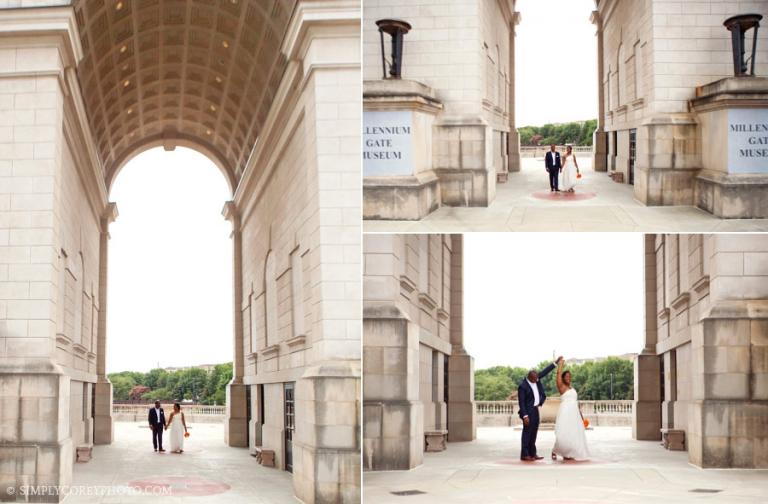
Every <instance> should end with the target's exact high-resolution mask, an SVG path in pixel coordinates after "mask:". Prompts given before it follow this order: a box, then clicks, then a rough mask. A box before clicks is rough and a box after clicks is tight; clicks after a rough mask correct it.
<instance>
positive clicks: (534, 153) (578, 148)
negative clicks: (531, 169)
mask: <svg viewBox="0 0 768 504" xmlns="http://www.w3.org/2000/svg"><path fill="white" fill-rule="evenodd" d="M549 149H550V146H549V145H540V146H538V147H535V146H534V147H530V146H526V147H520V156H521V157H526V158H543V157H544V154H546V153H547V152H549ZM557 151H558V152H559V153H560V154H563V153H565V146H563V145H558V146H557ZM573 152H574V154H592V146H590V145H574V146H573Z"/></svg>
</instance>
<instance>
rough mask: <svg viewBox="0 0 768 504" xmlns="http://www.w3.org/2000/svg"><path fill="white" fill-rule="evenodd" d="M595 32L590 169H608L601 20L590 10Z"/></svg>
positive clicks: (602, 170)
mask: <svg viewBox="0 0 768 504" xmlns="http://www.w3.org/2000/svg"><path fill="white" fill-rule="evenodd" d="M591 21H592V23H593V24H594V25H595V27H596V29H597V32H596V35H597V110H598V112H597V129H596V130H595V133H594V134H593V135H592V169H593V170H595V171H596V172H607V171H608V133H607V132H606V131H605V90H604V89H603V72H604V71H605V69H604V67H603V64H604V60H603V21H602V19H600V13H599V12H598V11H593V12H592V18H591Z"/></svg>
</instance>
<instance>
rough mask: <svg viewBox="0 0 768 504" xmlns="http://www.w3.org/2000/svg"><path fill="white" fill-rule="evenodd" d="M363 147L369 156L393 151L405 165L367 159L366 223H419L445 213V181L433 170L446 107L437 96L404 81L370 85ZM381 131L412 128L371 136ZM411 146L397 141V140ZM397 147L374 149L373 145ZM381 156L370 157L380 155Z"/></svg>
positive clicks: (365, 97) (365, 98) (366, 92)
mask: <svg viewBox="0 0 768 504" xmlns="http://www.w3.org/2000/svg"><path fill="white" fill-rule="evenodd" d="M363 107H364V109H365V116H364V119H363V121H364V126H363V137H364V138H363V141H364V142H366V151H368V152H370V151H380V152H383V151H392V150H395V152H396V153H399V154H402V156H403V159H401V160H388V161H381V160H372V159H363V195H364V202H365V204H364V206H363V216H364V218H366V219H394V220H418V219H422V218H424V217H426V216H427V215H428V214H430V213H431V212H433V211H435V210H437V209H438V208H439V207H440V202H441V195H440V181H439V176H438V174H437V173H436V172H435V171H434V170H433V158H432V150H431V148H430V147H431V145H432V126H433V124H434V121H435V116H436V115H437V114H438V112H440V110H442V108H443V106H442V104H441V103H440V101H438V99H437V97H436V93H435V91H434V90H432V89H431V88H429V87H427V86H425V85H424V84H421V83H420V82H416V81H412V80H403V79H388V80H375V81H366V82H365V87H364V89H363ZM376 126H399V127H407V128H410V133H409V134H408V135H399V136H396V135H392V136H387V137H385V138H382V135H372V134H369V133H368V131H369V129H371V128H373V127H376ZM400 137H402V138H405V139H406V140H405V141H403V140H400V141H397V140H396V139H397V138H400ZM375 140H378V141H383V142H388V141H392V142H393V146H391V147H388V148H381V149H379V148H372V147H370V146H368V142H371V141H375ZM375 153H376V152H371V154H375Z"/></svg>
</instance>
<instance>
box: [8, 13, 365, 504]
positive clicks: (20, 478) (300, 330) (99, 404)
mask: <svg viewBox="0 0 768 504" xmlns="http://www.w3.org/2000/svg"><path fill="white" fill-rule="evenodd" d="M6 6H10V7H16V6H18V5H4V4H3V3H2V2H0V33H2V35H3V42H4V44H3V47H2V48H1V49H0V178H2V181H1V182H2V183H0V399H1V400H2V406H1V407H0V418H1V420H2V427H3V428H2V429H1V430H0V432H1V434H0V459H2V460H3V463H2V464H0V482H2V488H3V490H5V489H6V488H8V487H13V486H16V485H21V484H29V483H31V482H36V483H38V484H51V485H54V484H59V485H61V484H64V485H66V484H68V483H69V482H70V481H71V475H72V464H73V461H74V450H73V448H74V447H76V446H78V445H80V444H90V443H91V442H92V441H94V440H95V441H96V442H97V443H110V442H111V441H112V390H111V384H110V383H109V382H108V380H107V378H106V369H105V355H106V280H107V250H108V224H109V222H111V220H112V219H113V218H114V217H115V216H116V210H115V206H114V204H110V203H108V201H107V187H106V183H105V177H104V173H103V170H102V165H101V162H100V160H99V158H98V156H97V154H96V149H95V144H94V140H93V137H92V134H91V129H92V127H91V125H90V123H89V122H88V118H87V116H86V114H85V112H84V111H85V108H84V100H83V97H82V96H81V94H80V93H81V92H82V90H81V86H80V83H79V81H78V75H77V73H76V71H75V69H76V67H77V62H78V61H79V60H80V59H81V58H82V54H81V52H80V51H81V46H80V43H79V40H80V38H79V35H78V33H77V31H78V29H77V23H76V21H75V17H74V13H73V10H72V8H71V7H66V6H65V7H60V8H55V9H8V10H6V9H2V8H1V7H6ZM329 8H330V10H329ZM359 9H360V4H359V2H357V1H356V0H342V1H323V0H319V1H311V2H309V1H300V2H298V4H297V6H296V9H295V10H294V12H293V14H292V17H291V20H290V23H289V26H288V27H287V29H286V33H285V34H282V35H281V37H280V40H282V41H283V42H282V45H280V44H277V45H276V46H275V47H274V48H273V50H275V51H281V52H282V53H283V55H284V56H285V57H286V59H287V60H288V61H289V63H288V65H287V68H286V70H285V72H284V73H283V74H282V80H281V82H280V86H279V88H278V89H277V91H276V93H275V96H271V97H270V100H271V104H272V105H271V107H270V109H269V110H268V111H265V114H264V115H265V117H266V119H265V121H264V128H263V129H262V131H261V132H260V135H259V142H257V145H256V147H255V149H254V151H253V152H252V153H251V156H250V157H248V159H249V162H248V165H247V166H246V167H245V170H244V172H243V174H242V178H241V179H240V181H239V184H238V186H237V188H236V190H235V194H234V195H233V199H232V201H230V202H228V203H227V204H226V205H225V209H224V212H223V213H224V215H225V217H226V218H227V219H229V220H230V221H231V222H232V227H233V234H232V237H233V263H234V276H235V278H234V285H235V289H234V293H233V294H234V295H233V298H234V300H235V301H234V306H233V310H234V314H235V317H234V320H235V324H234V325H235V331H234V335H233V341H234V350H235V351H234V354H235V358H234V376H233V380H232V383H231V384H230V385H229V387H228V390H227V416H226V428H225V432H226V441H227V442H228V443H229V444H230V445H232V446H248V443H249V440H250V442H251V443H252V445H255V444H256V443H257V442H258V443H259V445H263V446H265V447H266V448H272V449H274V450H275V452H276V455H277V457H276V462H277V464H278V467H283V468H284V467H285V466H286V451H285V437H286V417H285V410H284V407H285V396H284V389H285V384H286V383H294V384H295V417H294V421H295V431H294V432H293V471H294V477H293V484H294V490H295V493H296V495H297V497H299V498H300V499H301V500H302V501H304V502H308V503H320V502H359V499H360V477H359V468H360V455H359V454H360V420H359V413H358V410H359V407H358V406H359V404H360V310H361V308H360V246H361V244H360V220H361V209H360V200H359V194H360V178H359V160H360V145H359V136H360V133H359V124H360V113H361V110H360V103H359V98H358V97H359V96H360V95H361V87H360V49H359V47H360V44H359V41H360V35H359V32H360V24H359ZM319 12H322V15H319V14H318V13H319ZM329 12H331V14H329ZM35 30H42V31H44V34H39V33H37V34H35V33H34V32H35ZM30 33H33V34H34V36H30ZM175 145H176V144H175V142H174V141H172V140H168V141H167V142H165V147H166V148H167V149H171V150H172V149H173V148H174V147H175ZM202 150H203V152H206V151H205V149H202ZM94 384H95V394H94ZM259 385H263V387H259ZM247 387H250V389H248V388H247ZM249 391H250V392H251V394H250V397H251V401H252V402H251V409H250V412H251V414H252V417H253V418H248V410H249V409H248V407H247V406H248V404H247V398H248V392H249ZM262 392H263V397H264V401H263V404H264V406H265V407H264V408H263V410H264V411H260V410H261V407H260V405H261V404H262V403H261V402H260V401H259V400H258V399H260V396H261V395H262ZM94 396H95V397H94ZM93 410H95V418H92V416H91V415H92V411H93ZM255 419H259V420H261V419H263V425H262V424H261V422H256V421H255ZM249 420H250V422H249ZM249 423H250V425H249ZM257 423H258V426H257ZM249 429H250V431H249ZM93 433H95V436H94V435H93ZM8 461H10V462H8ZM254 463H256V462H255V460H254ZM4 497H5V494H0V499H3V498H4Z"/></svg>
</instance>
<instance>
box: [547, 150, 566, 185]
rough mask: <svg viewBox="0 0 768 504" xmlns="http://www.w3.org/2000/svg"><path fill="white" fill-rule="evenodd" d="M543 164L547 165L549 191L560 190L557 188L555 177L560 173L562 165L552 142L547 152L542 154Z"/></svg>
mask: <svg viewBox="0 0 768 504" xmlns="http://www.w3.org/2000/svg"><path fill="white" fill-rule="evenodd" d="M544 165H545V166H546V167H547V171H548V172H549V190H550V192H560V189H558V185H557V178H558V176H559V175H560V171H561V170H562V168H563V167H562V165H561V164H560V153H559V152H557V147H556V146H555V144H552V145H551V146H550V147H549V152H547V153H546V154H545V155H544Z"/></svg>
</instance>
